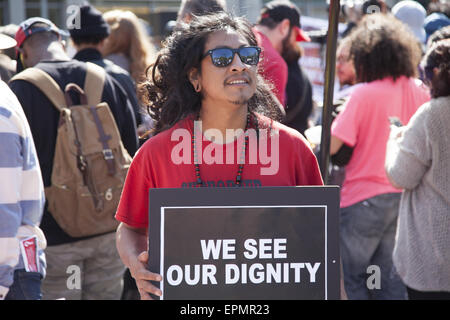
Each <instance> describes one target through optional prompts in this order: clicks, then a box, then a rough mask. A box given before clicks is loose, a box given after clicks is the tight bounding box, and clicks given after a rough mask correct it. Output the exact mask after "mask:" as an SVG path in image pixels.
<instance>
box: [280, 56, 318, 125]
mask: <svg viewBox="0 0 450 320" xmlns="http://www.w3.org/2000/svg"><path fill="white" fill-rule="evenodd" d="M288 70H289V73H288V81H287V84H286V118H285V120H284V121H283V123H284V124H285V125H287V126H288V127H291V128H294V129H296V130H297V131H299V132H300V133H301V134H304V133H305V130H306V129H308V118H309V116H310V115H311V112H312V109H313V100H312V86H311V82H310V81H309V79H308V76H307V75H306V74H305V72H304V71H303V70H302V68H300V66H299V64H298V62H297V61H293V62H291V63H289V64H288Z"/></svg>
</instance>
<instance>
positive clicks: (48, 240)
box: [0, 0, 450, 300]
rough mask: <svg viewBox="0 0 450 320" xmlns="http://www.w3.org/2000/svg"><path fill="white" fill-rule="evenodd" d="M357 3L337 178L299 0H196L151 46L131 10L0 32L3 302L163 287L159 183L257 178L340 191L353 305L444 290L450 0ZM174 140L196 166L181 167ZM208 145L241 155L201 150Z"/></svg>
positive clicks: (347, 40)
mask: <svg viewBox="0 0 450 320" xmlns="http://www.w3.org/2000/svg"><path fill="white" fill-rule="evenodd" d="M422 2H423V1H422ZM351 4H352V5H349V4H345V5H344V6H343V10H342V14H343V17H344V18H345V19H347V20H346V22H347V28H346V30H345V31H344V32H343V33H342V34H341V35H340V36H339V39H338V47H337V50H336V75H337V79H338V81H339V89H340V90H339V92H338V93H337V96H335V103H334V106H335V110H334V113H333V123H332V128H331V146H330V156H331V159H332V162H333V166H332V168H333V169H332V174H331V181H323V179H322V176H321V173H320V170H319V165H318V161H317V158H316V155H315V154H314V150H313V148H312V147H311V144H310V142H308V140H307V139H306V138H305V131H306V130H307V129H308V128H310V127H311V126H314V125H317V123H316V124H315V123H313V122H312V117H311V116H312V112H313V109H314V105H315V103H314V101H313V98H312V85H311V81H310V80H309V79H308V76H307V74H306V72H305V71H304V70H303V69H302V67H301V66H300V64H299V60H300V59H301V57H302V55H303V54H304V53H303V50H302V47H301V42H309V41H311V38H310V37H309V36H308V33H307V32H305V31H304V30H303V29H302V25H301V21H302V19H301V12H300V10H299V9H298V7H297V6H296V5H295V4H293V3H291V2H289V1H287V0H274V1H270V2H268V3H266V4H264V7H263V8H262V10H261V12H260V15H259V19H258V21H257V22H256V24H254V25H252V24H251V23H250V22H248V21H247V20H246V19H245V18H243V17H234V16H233V15H232V14H230V13H228V10H227V7H226V2H225V1H224V0H183V1H182V2H181V6H180V10H179V12H178V18H177V21H176V23H175V24H174V25H173V28H172V29H171V30H170V34H169V35H168V36H167V38H166V39H164V41H162V42H161V44H160V45H158V46H155V44H154V43H152V41H151V39H150V37H149V36H148V35H147V34H146V31H145V28H144V27H143V25H142V22H141V21H140V19H139V18H138V17H137V16H136V15H135V14H134V13H132V12H130V11H123V10H112V11H108V12H104V13H102V12H100V11H98V10H97V9H96V8H95V7H93V6H92V5H90V4H89V3H85V4H84V5H82V6H81V7H80V25H79V26H77V27H71V28H69V32H68V33H67V32H66V31H64V30H62V29H60V28H58V27H57V26H56V25H55V24H54V23H53V22H52V21H49V20H48V19H44V18H41V17H33V18H29V19H27V20H25V21H23V22H22V23H20V24H19V25H18V26H14V25H9V26H5V27H1V28H0V49H1V50H2V54H0V57H1V58H0V73H1V81H0V91H1V94H0V100H1V103H0V174H1V177H2V179H1V182H0V247H1V248H2V249H1V251H0V300H1V299H7V300H20V299H30V300H38V299H47V300H52V299H70V300H80V299H93V300H97V299H108V300H117V299H152V296H160V295H161V294H162V292H161V290H160V289H159V288H158V286H156V285H155V282H158V281H162V276H161V275H160V274H157V273H154V272H153V271H154V270H148V269H147V265H148V261H149V259H152V257H151V256H149V253H148V211H149V203H148V190H149V188H185V187H190V188H197V187H214V186H216V187H219V186H227V187H248V186H247V181H256V182H257V183H256V185H260V186H308V185H316V186H321V185H324V184H327V183H328V184H330V183H331V184H338V185H340V186H342V188H341V190H340V201H341V203H340V219H339V220H340V225H339V234H340V253H341V265H342V272H341V278H342V279H341V280H342V282H341V289H342V294H341V295H342V297H343V298H349V299H398V300H403V299H408V298H409V299H450V249H449V248H450V246H449V244H450V236H449V233H448V230H449V229H450V216H449V213H450V190H449V185H450V167H449V166H448V164H447V162H448V161H447V160H448V159H449V157H450V149H449V147H450V129H449V124H450V117H449V114H450V113H449V110H448V108H450V18H449V11H450V6H449V4H448V3H446V2H439V1H430V3H429V4H427V8H426V9H425V8H424V6H423V5H424V3H422V4H420V3H419V2H417V1H410V0H405V1H400V2H398V3H396V4H395V5H393V6H392V7H390V4H389V3H388V2H387V1H385V0H364V1H363V0H362V1H359V2H358V1H353V2H351ZM69 52H73V54H69ZM199 122H201V128H200V130H198V127H197V124H198V123H199ZM229 130H234V131H233V132H234V135H232V136H230V135H229V133H228V131H229ZM179 132H187V133H189V136H190V141H189V144H190V147H191V148H190V152H189V154H188V155H184V156H185V157H187V158H189V159H192V160H193V161H187V162H181V163H180V162H179V161H174V150H177V148H178V143H179V141H176V140H174V139H173V136H174V135H176V134H177V133H179ZM253 132H256V135H255V136H252V133H253ZM261 139H265V140H264V143H260V141H262V140H261ZM254 141H258V143H257V144H256V146H257V148H260V147H262V146H263V145H265V146H268V145H270V146H274V145H276V148H275V149H273V148H270V150H276V152H278V155H277V157H272V159H275V161H276V163H275V164H274V163H270V164H269V165H268V164H267V162H264V161H263V160H262V159H261V158H257V159H256V162H254V161H253V162H252V161H251V159H254V158H253V155H252V154H251V152H254V151H255V149H254V145H252V142H254ZM212 149H214V150H216V151H215V152H216V153H218V154H220V155H222V156H221V159H225V158H226V159H227V160H228V159H231V158H233V161H227V162H226V163H223V162H215V161H209V160H211V159H198V157H199V155H200V157H203V156H204V155H205V154H208V152H209V151H208V150H212ZM230 150H232V152H231V156H229V154H230ZM234 150H237V152H236V154H234ZM272 156H273V155H272ZM264 172H270V173H269V174H265V173H264ZM337 172H338V173H339V174H337ZM333 173H334V174H333ZM111 181H112V182H111ZM85 217H87V218H85ZM83 219H85V220H83ZM30 248H31V249H30ZM30 250H31V251H30ZM372 265H376V266H378V267H379V268H380V270H381V285H380V287H379V288H375V289H370V288H369V287H368V286H367V279H368V276H369V274H368V271H367V270H368V267H369V266H372ZM74 266H75V269H73V267H74ZM71 270H72V271H73V270H75V271H77V272H79V275H80V279H78V280H75V281H74V282H73V283H69V280H68V278H69V276H70V272H71Z"/></svg>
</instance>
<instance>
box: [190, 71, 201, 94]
mask: <svg viewBox="0 0 450 320" xmlns="http://www.w3.org/2000/svg"><path fill="white" fill-rule="evenodd" d="M188 78H189V81H190V83H191V84H192V86H193V87H194V90H195V91H197V92H198V91H199V88H200V72H199V70H198V69H197V68H192V69H191V70H190V71H189V73H188Z"/></svg>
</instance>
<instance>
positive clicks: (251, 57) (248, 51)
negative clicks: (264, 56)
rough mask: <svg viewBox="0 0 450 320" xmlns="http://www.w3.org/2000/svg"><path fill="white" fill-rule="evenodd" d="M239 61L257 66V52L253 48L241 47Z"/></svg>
mask: <svg viewBox="0 0 450 320" xmlns="http://www.w3.org/2000/svg"><path fill="white" fill-rule="evenodd" d="M239 56H240V57H241V61H242V62H243V63H245V64H249V65H252V66H254V65H257V64H258V61H259V51H258V49H257V48H254V47H243V48H240V49H239Z"/></svg>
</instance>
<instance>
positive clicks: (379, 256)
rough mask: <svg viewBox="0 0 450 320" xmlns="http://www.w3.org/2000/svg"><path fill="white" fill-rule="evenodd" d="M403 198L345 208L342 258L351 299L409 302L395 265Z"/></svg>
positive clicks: (385, 198) (380, 199)
mask: <svg viewBox="0 0 450 320" xmlns="http://www.w3.org/2000/svg"><path fill="white" fill-rule="evenodd" d="M400 197H401V194H400V193H389V194H382V195H378V196H375V197H372V198H369V199H366V200H364V201H361V202H358V203H356V204H354V205H351V206H349V207H345V208H341V210H340V214H341V220H340V238H341V256H342V265H343V269H344V285H345V290H346V292H347V296H348V298H349V299H358V300H363V299H364V300H368V299H381V300H403V299H406V298H407V293H406V288H405V285H404V284H403V282H402V281H401V279H400V277H399V276H398V274H397V272H396V270H395V267H394V264H393V261H392V252H393V249H394V244H395V233H396V229H397V216H398V207H399V202H400ZM369 266H375V268H373V267H371V268H369V269H368V267H369ZM374 270H377V271H379V272H377V271H374ZM378 276H379V277H378ZM377 277H378V278H379V279H378V282H377ZM377 283H378V285H377ZM369 284H370V286H369Z"/></svg>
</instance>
